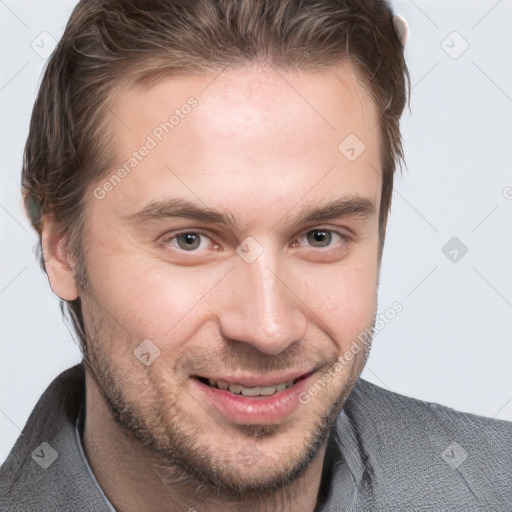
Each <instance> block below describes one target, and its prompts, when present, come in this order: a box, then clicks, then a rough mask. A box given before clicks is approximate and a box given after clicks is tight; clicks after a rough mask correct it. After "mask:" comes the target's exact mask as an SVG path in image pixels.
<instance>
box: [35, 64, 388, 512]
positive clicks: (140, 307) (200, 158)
mask: <svg viewBox="0 0 512 512" xmlns="http://www.w3.org/2000/svg"><path fill="white" fill-rule="evenodd" d="M190 97H194V98H195V99H196V100H197V106H196V107H194V108H193V109H192V110H191V112H190V113H189V114H187V115H184V116H183V117H182V118H181V117H180V121H179V124H177V126H175V127H174V129H173V130H172V132H170V133H169V134H165V136H164V137H163V138H162V140H161V141H157V142H158V144H157V145H156V147H154V148H153V149H151V150H150V151H149V153H148V155H147V156H145V157H144V158H143V159H141V161H140V162H138V164H137V166H136V167H135V168H134V169H133V170H132V171H131V172H130V173H129V174H128V175H126V176H125V177H124V178H123V179H122V180H120V181H119V182H116V185H115V186H113V187H111V189H110V190H109V191H108V192H107V193H106V194H104V197H102V198H100V199H98V198H97V197H96V196H98V194H96V196H95V194H94V190H95V189H97V187H98V186H99V187H102V186H103V184H104V183H105V181H106V180H108V178H109V177H110V176H111V175H112V174H113V173H114V172H115V171H116V169H117V168H118V167H115V168H113V169H112V173H111V174H109V175H108V176H107V177H106V178H105V179H103V180H101V181H99V182H98V183H95V184H93V186H92V187H91V189H90V193H88V194H87V196H86V197H85V205H86V219H87V220H86V227H85V230H84V233H83V242H84V245H85V247H86V253H85V255H84V261H85V266H86V269H85V270H86V275H87V286H86V289H81V288H79V287H78V286H77V284H76V280H75V271H76V268H75V267H74V262H73V260H72V258H71V257H70V255H69V254H68V253H67V252H66V238H65V234H62V233H60V232H59V230H58V226H57V225H56V224H55V223H54V222H52V221H51V219H49V220H48V221H47V222H45V225H44V232H43V248H44V251H45V257H46V260H45V261H46V268H47V271H48V274H49V277H50V282H51V285H52V289H53V290H54V291H55V292H56V293H57V294H58V295H59V296H60V297H61V298H64V299H67V300H72V299H74V298H75V297H77V296H80V297H81V299H82V304H83V311H84V318H85V324H86V330H87V335H88V346H87V353H86V357H87V361H88V362H89V366H88V371H87V374H86V390H87V392H86V421H85V432H84V445H85V451H86V454H87V457H88V459H89V462H90V464H91V467H92V469H93V471H94V473H95V475H96V478H97V479H98V482H99V483H100V485H101V487H102V488H103V490H104V492H105V494H106V495H107V497H108V498H109V499H110V501H111V502H112V503H113V505H114V506H115V507H116V508H117V509H118V510H122V511H123V512H131V511H140V510H148V511H153V510H155V511H156V510H173V511H174V510H185V511H188V510H189V509H193V508H195V509H197V510H198V511H201V512H203V511H208V510H226V511H229V510H247V511H257V510H262V511H263V510H269V511H270V510H301V511H307V510H313V508H314V506H315V503H316V499H317V494H318V489H319V485H320V478H321V469H322V463H323V458H324V453H325V439H326V434H328V431H329V428H330V425H331V422H332V421H333V420H334V419H335V418H336V416H337V415H338V413H339V412H340V410H341V407H342V405H343V402H344V400H345V398H346V397H347V396H348V394H349V392H350V391H351V389H352V387H353V385H354V383H355V381H356V380H357V377H358V376H359V374H360V372H361V371H362V368H363V366H364V362H365V358H366V356H367V354H368V350H369V349H368V348H366V349H365V350H362V351H361V352H359V353H358V354H357V356H356V357H354V358H353V359H351V360H350V361H349V363H348V364H345V365H344V366H343V367H342V368H341V369H339V370H338V371H336V372H334V373H333V377H332V378H331V379H330V380H329V382H328V383H327V384H326V385H325V387H322V389H321V391H320V392H318V393H317V394H316V395H315V396H311V397H310V400H309V402H308V403H307V404H299V405H298V407H296V408H295V409H294V410H293V412H291V413H290V414H288V415H286V416H285V417H283V418H280V419H277V420H267V419H265V418H264V417H262V416H259V415H257V414H255V415H254V416H253V417H251V419H250V420H247V418H245V420H244V421H234V420H233V419H232V418H228V417H226V416H225V415H223V414H222V413H220V412H219V410H218V409H217V408H216V407H215V406H214V404H213V403H212V401H211V400H210V399H208V398H207V397H206V395H205V394H204V393H202V392H201V389H200V388H199V386H198V385H197V381H196V380H195V378H194V376H195V375H201V376H208V375H212V374H215V375H216V376H218V375H226V376H227V377H229V378H226V379H225V380H232V381H236V378H241V377H244V376H245V377H246V376H249V375H250V376H252V377H254V378H256V379H257V378H259V377H262V376H264V377H268V376H271V377H275V382H276V383H277V382H281V381H282V380H283V379H282V378H280V377H282V376H283V375H284V374H285V373H286V372H288V373H289V372H290V371H295V370H297V369H300V370H301V371H303V373H306V372H310V371H313V372H314V374H313V375H311V376H310V377H309V379H308V381H307V382H308V386H306V389H307V388H309V387H310V386H311V385H313V384H314V383H315V382H317V381H318V379H319V378H321V376H322V375H325V373H326V372H327V371H328V370H329V368H331V369H332V368H333V364H334V363H335V362H336V361H337V358H339V357H342V356H343V354H345V353H346V352H347V351H348V350H349V348H350V347H351V345H353V343H354V340H355V339H357V336H358V334H359V333H361V332H363V331H364V330H365V328H368V327H371V326H372V325H373V322H374V320H375V314H376V309H377V287H378V271H379V265H380V262H379V259H378V241H379V240H378V211H379V206H380V194H381V187H382V178H381V173H380V160H379V150H380V147H379V145H380V140H379V135H378V130H377V129H376V128H375V127H376V126H377V123H378V116H377V113H376V109H375V107H374V105H373V103H372V101H371V99H370V97H369V96H368V94H367V93H366V92H365V89H364V88H363V87H362V85H361V82H360V81H359V80H358V77H357V75H356V74H355V72H354V71H353V69H351V67H350V66H349V65H348V64H347V63H344V64H340V65H339V66H336V67H333V68H331V69H328V70H324V71H316V72H314V73H292V72H288V71H283V70H276V69H272V68H268V67H267V68H264V69H262V68H260V67H258V66H253V67H248V68H246V69H243V70H226V71H224V72H223V73H221V74H220V75H213V74H212V75H210V74H205V75H200V76H182V77H175V78H172V79H165V80H163V81H161V82H159V83H158V84H156V85H153V86H151V87H150V88H145V89H143V88H137V89H135V88H121V89H120V91H119V93H118V95H117V96H116V99H115V101H114V102H113V103H112V105H111V108H112V111H113V112H114V113H115V116H113V117H112V120H111V123H110V128H109V129H110V130H111V133H114V134H115V138H114V140H115V147H116V154H115V159H116V161H117V165H118V166H122V165H123V163H125V162H126V161H127V160H128V159H129V158H130V156H131V155H132V153H133V151H135V150H137V149H138V148H140V146H141V145H142V144H144V143H145V141H146V140H147V137H148V135H150V134H152V133H153V130H154V129H155V128H156V127H157V126H159V124H160V123H161V122H163V121H165V120H168V119H169V117H170V115H172V113H173V111H174V110H175V109H176V108H180V106H181V105H183V104H185V103H186V102H187V99H188V98H190ZM349 134H355V135H357V137H358V138H359V139H360V140H361V141H363V142H364V144H365V150H364V152H363V153H362V154H361V155H360V156H359V157H358V158H357V159H356V160H354V161H349V159H347V158H346V156H345V155H344V154H342V153H341V152H340V150H339V149H338V146H339V145H340V143H341V142H342V141H343V140H344V139H345V138H346V137H347V136H348V135H349ZM107 188H108V187H107ZM171 197H172V198H184V199H188V200H192V201H195V202H196V203H198V204H200V205H201V206H203V207H204V206H207V207H209V208H212V209H215V210H220V211H222V212H224V213H226V214H228V215H230V216H231V217H232V219H233V220H234V221H236V225H235V226H229V225H222V224H219V223H216V222H210V223H209V222H204V221H197V220H193V219H188V218H183V217H179V218H173V217H159V218H151V219H139V220H136V219H134V218H133V216H134V215H135V214H136V213H137V212H139V211H140V210H141V209H142V208H144V207H145V206H146V205H148V204H149V203H150V202H152V201H155V200H163V199H165V198H171ZM356 197H357V198H362V199H365V200H367V201H368V202H370V203H371V204H372V205H373V213H371V212H370V213H369V214H367V215H362V214H361V215H357V214H354V215H347V216H343V217H340V218H332V219H328V220H324V221H321V222H309V223H301V224H299V225H294V224H293V222H292V219H293V218H294V217H295V216H296V214H297V213H298V212H299V211H300V210H301V209H302V208H304V207H307V206H309V207H311V206H312V207H318V206H321V205H323V204H324V203H327V202H329V201H331V200H336V199H340V198H345V199H346V198H356ZM198 230H199V231H200V233H201V234H202V236H201V237H198V236H197V235H195V236H194V235H192V239H190V238H189V239H186V240H184V239H183V236H182V237H177V235H178V234H181V235H183V234H184V232H187V233H197V231H198ZM315 230H317V231H315ZM324 230H331V231H329V232H327V233H325V232H323V231H324ZM312 231H313V234H317V235H318V232H320V236H319V238H318V239H319V242H318V241H317V242H316V244H317V245H315V240H316V239H315V238H314V237H313V236H311V232H312ZM335 232H338V233H339V234H341V235H342V236H346V237H349V238H348V239H347V240H344V239H343V238H342V236H339V235H338V234H336V233H335ZM308 233H310V235H309V236H307V234H308ZM322 233H323V234H322ZM329 234H331V235H332V237H331V238H330V239H329ZM247 237H252V239H251V240H250V243H251V244H252V245H249V246H245V247H246V248H247V247H250V250H249V253H250V254H251V255H254V254H255V253H254V251H260V250H261V254H259V256H258V257H256V258H255V259H254V261H252V262H251V263H248V262H247V261H246V260H245V259H244V258H243V257H241V256H240V254H239V252H237V247H239V246H240V245H241V244H242V246H244V245H243V243H244V241H245V242H247V240H246V239H247ZM187 240H188V241H189V243H190V240H192V245H193V249H192V250H191V249H190V248H187V243H186V242H187ZM252 240H254V241H256V243H257V244H256V245H255V244H254V242H253V241H252ZM196 242H197V244H196ZM199 242H200V243H199ZM194 244H196V245H194ZM251 251H252V252H251ZM143 340H151V343H152V344H153V345H151V346H156V347H158V350H159V351H160V353H159V355H158V357H156V358H155V359H154V361H153V362H152V363H151V364H149V365H145V364H143V363H142V362H141V361H140V360H139V359H138V358H137V357H136V356H135V355H134V351H135V350H136V349H137V347H138V346H139V345H140V344H141V342H142V341H143Z"/></svg>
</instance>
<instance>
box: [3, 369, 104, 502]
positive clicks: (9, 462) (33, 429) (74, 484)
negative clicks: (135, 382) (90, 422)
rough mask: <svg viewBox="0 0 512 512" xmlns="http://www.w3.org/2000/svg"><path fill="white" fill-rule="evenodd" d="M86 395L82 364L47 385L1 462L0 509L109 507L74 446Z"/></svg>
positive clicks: (76, 446)
mask: <svg viewBox="0 0 512 512" xmlns="http://www.w3.org/2000/svg"><path fill="white" fill-rule="evenodd" d="M84 400H85V373H84V368H83V367H82V365H81V364H79V365H76V366H74V367H72V368H69V369H68V370H66V371H64V372H62V373H61V374H60V375H58V376H57V377H56V378H55V379H54V380H53V381H52V383H51V384H50V385H49V386H48V388H47V389H46V391H45V392H44V393H43V394H42V396H41V397H40V399H39V400H38V402H37V404H36V406H35V407H34V409H33V411H32V413H31V414H30V416H29V419H28V420H27V423H26V425H25V427H24V428H23V431H22V433H21V435H20V436H19V438H18V439H17V441H16V443H15V445H14V447H13V448H12V450H11V452H10V453H9V456H8V457H7V459H6V460H5V462H4V463H3V464H2V466H1V468H0V510H6V511H7V510H8V511H15V510H16V511H17V510H38V511H49V510H98V511H100V510H107V508H106V506H105V502H104V500H103V499H102V497H101V495H99V492H98V490H97V489H96V488H95V485H94V483H93V481H92V479H91V478H90V476H89V475H88V472H87V468H86V466H85V464H84V462H83V460H82V458H81V455H80V452H79V449H78V444H77V439H76V430H75V423H76V419H77V416H78V411H79V409H80V407H82V405H83V404H84Z"/></svg>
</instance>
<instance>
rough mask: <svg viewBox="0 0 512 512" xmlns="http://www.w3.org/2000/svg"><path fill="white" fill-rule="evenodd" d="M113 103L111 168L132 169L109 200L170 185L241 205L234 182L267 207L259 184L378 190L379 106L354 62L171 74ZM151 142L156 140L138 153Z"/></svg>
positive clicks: (129, 200)
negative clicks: (139, 152)
mask: <svg viewBox="0 0 512 512" xmlns="http://www.w3.org/2000/svg"><path fill="white" fill-rule="evenodd" d="M191 105H192V106H191ZM110 110H111V112H112V114H113V115H112V117H111V119H110V120H109V132H110V133H111V134H113V139H114V151H115V155H114V156H115V161H116V164H115V166H114V167H113V168H112V169H111V171H110V175H112V173H113V172H115V171H116V169H118V168H120V167H121V166H123V165H124V166H125V169H127V170H128V171H129V172H128V173H123V174H127V176H126V177H124V178H123V179H122V181H121V182H120V183H119V184H116V186H115V187H114V190H113V191H112V193H109V196H108V201H106V203H109V202H111V201H112V202H113V203H116V202H117V203H118V206H119V207H121V205H122V208H123V209H124V210H130V209H132V210H133V209H135V208H136V207H138V206H139V205H140V202H141V201H143V200H147V199H150V198H151V199H155V197H156V196H163V195H165V194H166V193H169V192H170V190H171V189H172V190H173V192H174V195H176V191H178V192H179V194H180V195H188V196H191V197H192V196H194V195H195V196H196V197H195V199H197V197H200V198H201V199H208V202H209V203H210V204H212V203H215V201H216V199H215V198H219V200H220V198H222V202H223V205H224V206H226V205H229V204H232V205H233V206H234V207H235V206H236V199H235V198H233V193H232V192H233V190H236V191H237V193H239V194H238V196H239V197H238V199H239V200H240V201H244V200H245V202H244V208H245V209H246V210H248V209H250V208H251V204H254V207H255V208H256V209H261V208H262V207H263V208H264V204H263V203H262V202H261V200H260V199H261V195H262V194H263V195H264V196H265V197H268V199H269V201H272V200H275V199H276V198H277V197H278V196H280V197H282V198H284V197H286V196H290V195H291V192H292V191H293V196H294V197H297V195H300V194H306V193H308V191H311V190H312V189H315V191H316V192H317V193H318V194H320V195H323V196H326V195H328V194H329V193H330V192H332V191H333V190H335V189H336V188H337V189H339V193H342V192H343V190H341V188H345V189H346V192H347V194H352V195H356V194H357V193H358V192H360V190H356V189H357V188H358V187H359V188H360V189H363V188H366V189H367V192H368V194H367V195H368V197H369V198H371V199H376V197H377V196H378V195H379V194H380V161H379V160H380V158H379V155H380V148H379V145H380V140H379V136H378V133H379V130H378V129H375V128H376V126H377V124H378V115H377V111H376V108H375V106H374V104H373V102H372V100H371V98H370V96H369V95H368V93H367V92H366V89H365V88H364V87H363V86H362V82H361V80H360V79H359V77H358V75H357V74H356V72H355V70H354V69H353V68H351V67H350V65H349V64H348V63H344V64H340V65H339V66H336V67H332V68H329V69H325V70H322V71H315V72H307V73H306V72H290V71H284V70H280V69H276V68H260V67H258V66H252V67H248V68H245V69H236V70H231V69H230V70H224V71H222V72H221V73H208V74H201V75H184V76H178V77H172V78H168V79H164V80H162V81H160V82H159V83H157V84H156V85H154V86H152V87H149V88H142V87H131V88H128V87H125V88H120V89H119V91H118V93H117V95H116V97H115V98H114V100H113V101H112V102H111V104H110ZM144 146H148V147H149V146H151V148H150V150H149V151H146V150H144V153H145V155H144V156H143V157H142V158H140V155H137V156H134V154H135V153H137V150H138V149H139V148H143V147H144ZM347 149H348V150H349V152H348V153H347ZM350 151H351V153H350ZM354 152H355V153H356V155H355V156H356V157H357V158H353V157H354ZM359 153H360V156H359ZM351 157H352V158H351ZM134 158H137V162H135V161H134V160H133V159H134ZM130 161H132V163H134V164H136V165H134V166H133V167H131V166H130V165H128V166H126V164H127V163H128V162H130ZM332 169H334V172H329V171H330V170H332ZM107 179H108V176H107ZM103 181H105V180H103ZM242 191H243V194H242ZM244 194H245V196H244ZM310 199H311V197H310Z"/></svg>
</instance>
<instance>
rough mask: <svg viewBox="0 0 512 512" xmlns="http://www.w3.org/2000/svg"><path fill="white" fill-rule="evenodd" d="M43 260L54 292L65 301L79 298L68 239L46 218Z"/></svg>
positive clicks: (43, 228) (43, 234)
mask: <svg viewBox="0 0 512 512" xmlns="http://www.w3.org/2000/svg"><path fill="white" fill-rule="evenodd" d="M41 243H42V246H43V258H44V265H45V269H46V273H47V274H48V279H49V281H50V286H51V288H52V290H53V291H54V292H55V293H56V294H57V295H58V296H59V297H60V298H61V299H63V300H67V301H72V300H75V299H76V298H78V287H77V285H76V280H75V272H74V269H73V260H72V258H71V256H70V254H69V252H68V248H67V245H68V238H67V235H66V233H65V232H64V231H63V230H62V227H61V226H60V225H58V224H57V223H56V222H55V221H54V220H53V219H51V218H45V219H44V222H43V227H42V232H41Z"/></svg>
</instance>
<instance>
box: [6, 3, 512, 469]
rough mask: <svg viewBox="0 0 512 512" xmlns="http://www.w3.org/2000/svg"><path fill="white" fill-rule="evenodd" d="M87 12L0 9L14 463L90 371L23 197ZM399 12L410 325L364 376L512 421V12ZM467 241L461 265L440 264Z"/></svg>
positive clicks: (388, 339) (475, 6)
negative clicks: (35, 420)
mask: <svg viewBox="0 0 512 512" xmlns="http://www.w3.org/2000/svg"><path fill="white" fill-rule="evenodd" d="M75 4H76V1H75V0H59V1H47V0H45V1H43V0H37V1H35V0H31V1H27V0H0V41H1V52H0V120H1V126H0V130H1V136H0V144H1V146H0V151H1V153H0V154H1V158H0V165H1V175H0V176H1V178H0V183H1V189H0V243H1V247H2V250H1V254H0V257H1V260H0V272H1V273H0V333H1V334H0V336H1V337H0V339H1V346H0V355H1V372H0V386H1V388H0V439H1V440H2V443H1V446H0V461H3V460H4V459H5V457H6V456H7V454H8V452H9V451H10V449H11V447H12V445H13V444H14V442H15V440H16V439H17V437H18V436H19V434H20V432H21V429H22V428H23V426H24V424H25V422H26V420H27V418H28V416H29V414H30V412H31V411H32V409H33V407H34V405H35V403H36V401H37V400H38V398H39V397H40V395H41V393H42V392H43V391H44V390H45V389H46V387H47V386H48V384H49V383H50V382H51V381H52V380H53V379H54V378H55V377H56V376H57V375H58V374H59V373H60V372H61V371H63V370H64V369H66V368H68V367H70V366H72V365H74V364H76V363H77V362H79V360H80V353H79V351H78V348H77V347H76V345H75V343H74V342H73V340H72V338H71V336H70V335H69V333H68V332H67V330H66V328H65V326H64V325H63V323H62V320H61V318H60V312H59V309H58V302H57V300H56V298H55V297H54V296H53V294H52V292H51V290H50V288H49V285H48V280H47V278H46V276H45V275H44V274H43V272H42V271H41V269H40V268H39V266H38V264H37V263H36V262H35V256H34V253H33V247H34V244H35V242H36V240H37V239H36V235H35V233H34V232H33V231H32V229H31V228H30V225H29V223H28V221H27V220H26V219H25V218H24V214H23V211H22V208H21V201H20V194H19V175H20V169H21V161H22V154H23V146H24V143H25V139H26V137H27V133H28V123H29V118H30V113H31V109H32V105H33V102H34V98H35V93H36V89H37V85H38V81H39V77H40V74H41V70H42V68H43V65H44V63H45V58H46V56H47V52H48V50H50V49H51V48H52V39H58V38H59V37H60V36H61V34H62V31H63V28H64V24H65V23H66V21H67V19H68V18H69V15H70V13H71V10H72V8H73V7H74V5H75ZM393 5H394V6H395V11H396V12H397V13H398V14H401V15H402V16H404V17H405V18H406V20H407V21H408V24H409V28H410V36H409V40H408V42H407V46H406V58H407V62H408V64H409V68H410V72H411V77H412V84H413V90H412V100H411V114H409V113H408V112H406V114H405V117H404V120H403V124H402V126H403V135H404V143H405V155H406V161H407V170H404V173H403V176H402V178H400V176H398V177H397V183H396V187H395V193H394V199H393V206H392V213H391V217H390V221H389V228H388V235H387V240H386V248H385V256H384V260H383V268H382V277H381V287H380V293H379V302H380V311H382V312H383V311H385V310H386V309H388V308H389V307H390V306H391V304H392V303H393V302H394V301H400V302H401V303H402V304H403V307H404V310H403V311H402V312H401V313H399V314H398V315H397V316H396V318H395V319H394V320H393V321H392V322H390V323H389V324H388V325H386V327H385V328H384V329H383V330H382V331H381V332H379V334H378V335H377V337H376V338H375V342H374V348H373V350H372V353H371V356H370V359H369V361H368V364H367V366H366V368H365V370H364V372H363V377H364V378H366V379H368V380H370V381H372V382H374V383H376V384H378V385H380V386H382V387H385V388H388V389H391V390H393V391H396V392H399V393H402V394H406V395H409V396H413V397H416V398H420V399H423V400H427V401H433V402H438V403H442V404H445V405H448V406H450V407H454V408H456V409H459V410H462V411H467V412H472V413H476V414H481V415H485V416H490V417H496V418H502V419H508V420H512V372H511V362H512V347H511V343H510V340H511V339H512V336H511V334H512V322H511V319H512V315H511V312H512V265H511V264H510V261H511V255H512V229H511V228H512V175H511V174H512V173H511V163H512V155H511V153H512V137H511V136H512V64H511V63H512V31H511V30H510V27H511V21H512V0H500V1H496V0H478V1H476V0H474V1H469V0H459V1H456V0H435V1H434V0H415V1H412V0H400V1H395V2H393ZM454 32H456V34H454ZM466 45H469V46H468V48H467V49H466V51H464V52H463V50H464V49H465V47H466ZM453 237H457V239H458V240H459V241H460V242H456V244H458V245H459V247H457V246H454V247H455V250H457V251H458V252H457V261H456V262H453V261H451V260H450V259H449V257H450V258H453V257H454V256H455V253H453V252H452V254H451V255H450V254H449V251H452V250H453V248H452V247H449V248H448V250H445V252H446V253H447V254H448V256H449V257H447V256H446V255H445V254H444V253H443V251H442V248H443V247H444V246H445V244H446V243H447V242H448V241H449V240H450V239H452V238H453ZM461 243H463V244H464V245H465V246H466V247H467V248H468V252H467V254H465V255H464V256H461V255H462V252H461V251H460V247H462V246H461V245H460V244H461Z"/></svg>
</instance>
